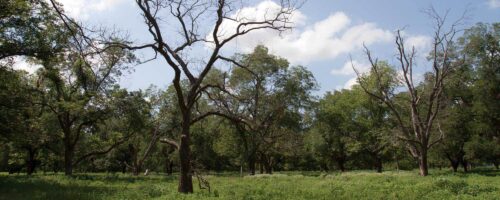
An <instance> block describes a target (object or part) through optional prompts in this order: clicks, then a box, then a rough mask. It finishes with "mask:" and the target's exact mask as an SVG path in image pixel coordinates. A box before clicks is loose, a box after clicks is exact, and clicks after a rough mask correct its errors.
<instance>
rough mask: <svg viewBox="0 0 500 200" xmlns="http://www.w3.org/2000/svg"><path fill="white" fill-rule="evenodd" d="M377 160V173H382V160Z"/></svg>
mask: <svg viewBox="0 0 500 200" xmlns="http://www.w3.org/2000/svg"><path fill="white" fill-rule="evenodd" d="M376 160H377V161H376V167H377V172H378V173H382V170H383V165H382V159H380V158H378V157H377V158H376Z"/></svg>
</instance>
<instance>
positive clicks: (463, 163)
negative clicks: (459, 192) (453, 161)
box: [461, 159, 469, 173]
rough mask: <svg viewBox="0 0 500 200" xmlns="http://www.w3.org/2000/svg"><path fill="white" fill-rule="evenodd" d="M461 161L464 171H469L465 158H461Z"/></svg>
mask: <svg viewBox="0 0 500 200" xmlns="http://www.w3.org/2000/svg"><path fill="white" fill-rule="evenodd" d="M461 163H462V167H463V168H464V172H465V173H467V172H468V171H469V169H468V168H467V165H468V163H467V160H465V159H462V162H461Z"/></svg>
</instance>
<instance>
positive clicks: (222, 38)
mask: <svg viewBox="0 0 500 200" xmlns="http://www.w3.org/2000/svg"><path fill="white" fill-rule="evenodd" d="M136 3H137V5H138V6H139V8H140V10H141V14H142V16H143V18H144V22H145V24H146V25H147V27H148V31H149V33H150V34H151V36H152V38H153V40H152V42H151V43H147V44H144V45H140V46H131V45H127V44H119V45H120V46H121V47H123V48H126V49H130V50H136V49H145V48H148V49H152V50H153V51H154V52H155V55H160V56H161V57H162V58H163V59H165V61H166V63H167V65H168V66H169V67H170V68H171V69H172V70H173V71H174V78H173V80H172V83H173V86H174V88H175V92H176V96H177V100H178V105H179V109H180V111H181V115H182V120H181V137H180V142H179V143H178V144H176V145H175V146H178V147H179V157H180V169H181V170H180V177H179V186H178V191H179V192H181V193H192V192H193V183H192V170H191V164H192V163H191V150H190V147H189V145H190V144H191V139H190V127H191V125H192V124H193V123H194V122H197V121H199V120H200V119H201V118H204V117H206V116H209V115H221V114H220V113H217V112H209V113H199V114H198V116H194V115H195V112H194V107H195V104H196V102H197V100H198V99H199V98H200V97H201V96H202V92H203V90H205V89H207V88H209V87H210V86H206V85H203V80H204V78H205V77H206V75H207V74H208V72H209V71H210V70H211V69H212V68H213V66H214V64H215V63H216V62H217V61H224V60H223V59H221V58H223V56H222V55H221V50H223V47H225V46H227V44H228V43H229V42H231V41H233V40H234V39H236V38H238V37H240V36H242V35H246V34H248V33H251V32H254V31H256V30H262V29H271V30H276V31H277V32H282V31H286V30H289V29H291V27H292V26H293V23H292V22H291V21H290V18H291V15H292V13H293V11H294V10H295V6H294V5H292V3H291V2H289V1H287V0H282V1H281V2H280V3H281V4H280V5H279V8H277V9H269V10H268V12H267V13H265V15H264V16H262V17H258V18H255V19H254V18H251V19H250V18H249V17H245V16H241V15H239V14H240V13H239V12H238V11H239V10H237V8H239V7H242V5H241V1H226V0H218V1H209V0H136ZM166 21H169V23H168V24H167V23H166ZM225 23H231V24H233V25H234V26H233V27H234V30H224V27H223V26H224V24H225ZM200 25H209V26H208V29H205V28H207V27H204V28H200ZM210 26H212V27H213V29H211V30H210V28H212V27H210ZM168 30H175V31H174V33H178V34H180V37H178V35H172V32H171V31H168ZM207 30H208V31H207ZM175 38H179V40H177V41H175ZM206 46H210V50H209V52H208V55H207V56H206V57H205V58H202V59H200V60H202V61H197V62H190V61H191V60H190V59H189V58H188V55H189V53H190V50H191V49H193V48H196V47H200V48H206ZM201 57H203V56H201ZM182 78H187V80H188V86H187V88H185V87H183V86H182V84H181V79H182ZM172 142H174V141H170V143H172Z"/></svg>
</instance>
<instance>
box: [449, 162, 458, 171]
mask: <svg viewBox="0 0 500 200" xmlns="http://www.w3.org/2000/svg"><path fill="white" fill-rule="evenodd" d="M450 162H451V168H453V172H457V171H458V164H459V163H458V162H456V161H450Z"/></svg>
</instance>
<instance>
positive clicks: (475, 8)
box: [59, 0, 500, 94]
mask: <svg viewBox="0 0 500 200" xmlns="http://www.w3.org/2000/svg"><path fill="white" fill-rule="evenodd" d="M59 1H60V2H61V3H62V4H63V5H64V7H65V10H66V11H67V12H68V13H69V14H70V15H71V16H73V17H75V18H77V19H79V20H82V21H84V22H86V23H88V24H93V25H104V26H109V27H115V28H116V29H119V30H122V31H124V32H127V33H128V34H129V35H130V39H132V40H133V41H135V42H137V43H141V42H145V41H148V40H150V39H151V37H150V35H149V33H148V32H147V29H146V27H145V25H144V23H143V21H142V18H141V16H140V15H139V14H140V11H139V8H138V7H137V6H136V5H135V4H134V1H133V0H59ZM244 2H245V3H244V4H245V7H244V8H243V9H242V11H245V13H246V14H247V15H259V13H263V12H265V10H267V9H269V8H272V7H275V6H277V4H276V3H274V2H273V1H271V0H262V1H261V0H252V1H244ZM430 6H433V7H435V8H436V10H437V11H438V12H440V13H444V12H445V11H446V10H448V9H449V10H450V14H449V18H450V19H457V18H458V17H459V16H460V15H461V14H462V13H463V12H464V10H469V12H468V13H469V14H468V16H469V17H468V19H467V20H466V21H465V22H466V25H465V27H467V26H471V25H473V24H475V23H477V22H487V23H491V22H495V20H497V21H498V20H499V19H500V0H309V1H307V2H306V3H305V4H304V5H303V6H302V7H301V8H300V9H299V10H298V11H297V12H296V13H295V14H294V16H293V21H294V23H295V25H296V27H295V28H294V29H293V31H291V32H287V33H285V34H282V35H281V36H280V35H277V34H276V32H272V31H260V32H254V33H253V34H251V35H247V36H245V37H243V38H240V39H238V40H237V41H235V42H234V43H233V44H231V45H230V46H228V49H226V51H228V52H249V51H250V50H252V48H253V47H254V46H255V45H258V44H265V45H266V46H267V47H268V48H269V49H270V51H271V52H272V53H274V54H276V55H279V56H281V57H284V58H286V59H288V60H289V61H290V62H291V63H292V64H293V65H303V66H306V67H307V68H308V69H309V70H311V71H312V72H313V74H314V76H315V77H316V79H317V81H318V82H319V84H320V86H321V90H320V91H318V94H322V93H324V92H325V91H332V90H336V89H342V88H349V86H350V85H352V84H354V83H355V74H354V72H353V70H352V68H351V64H350V57H352V59H353V64H354V65H355V66H356V67H357V68H358V69H360V70H366V69H368V65H367V61H366V58H365V56H364V54H363V53H362V45H363V43H364V44H366V45H367V46H368V47H369V48H370V49H372V51H373V52H374V54H375V56H377V57H379V58H380V59H384V60H388V61H389V62H393V61H394V55H395V53H396V52H395V49H394V31H395V30H397V29H400V28H404V35H405V37H406V42H407V43H408V44H409V45H413V46H415V48H416V49H417V52H418V53H419V55H420V58H421V59H419V61H418V62H417V65H418V67H420V68H422V69H421V70H422V71H423V70H425V68H426V66H427V63H426V62H425V59H423V58H424V57H425V54H426V52H427V51H428V50H429V44H430V42H431V39H432V38H431V37H430V36H431V35H432V33H433V28H432V27H433V24H432V21H431V19H430V18H429V17H428V16H427V15H426V14H424V13H423V12H422V10H424V9H427V8H429V7H430ZM250 17H251V16H250ZM253 17H258V16H253ZM207 28H210V27H207ZM140 54H141V56H143V57H144V58H146V57H148V56H151V52H140ZM194 54H196V52H195V53H194ZM191 56H192V57H196V55H191ZM134 69H135V70H134V72H131V73H130V74H127V75H124V77H122V78H121V81H120V84H121V85H122V86H123V87H126V88H129V89H133V90H135V89H144V88H147V87H148V86H149V85H151V84H154V85H157V86H159V87H165V86H167V85H168V84H169V83H170V81H171V77H172V70H171V69H170V68H169V67H168V66H167V65H166V64H165V63H164V62H163V60H161V59H158V60H157V61H153V62H149V63H146V64H142V65H139V66H136V67H134Z"/></svg>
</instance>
